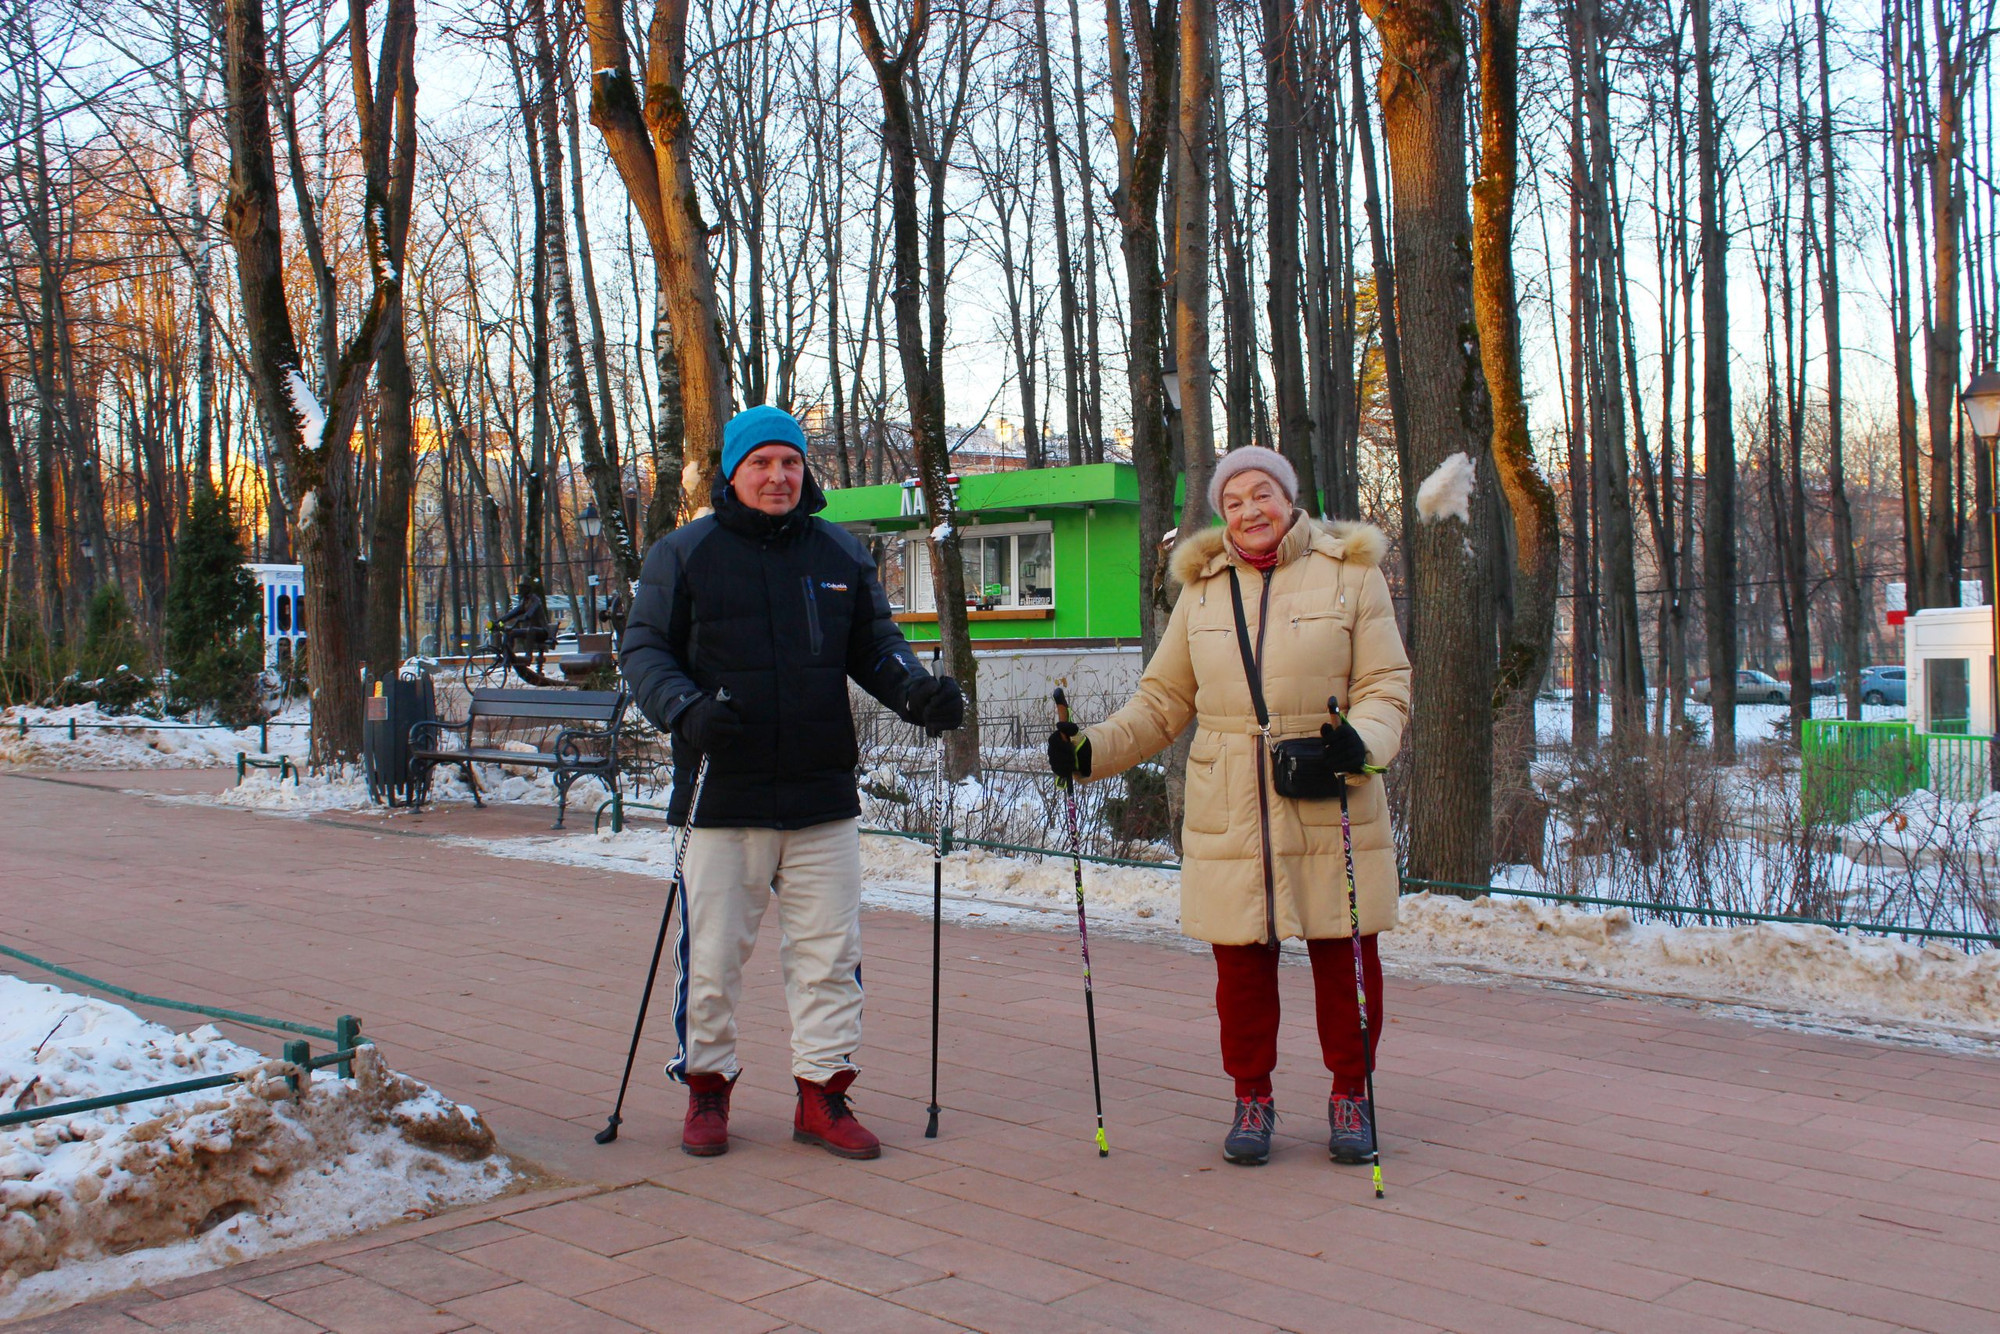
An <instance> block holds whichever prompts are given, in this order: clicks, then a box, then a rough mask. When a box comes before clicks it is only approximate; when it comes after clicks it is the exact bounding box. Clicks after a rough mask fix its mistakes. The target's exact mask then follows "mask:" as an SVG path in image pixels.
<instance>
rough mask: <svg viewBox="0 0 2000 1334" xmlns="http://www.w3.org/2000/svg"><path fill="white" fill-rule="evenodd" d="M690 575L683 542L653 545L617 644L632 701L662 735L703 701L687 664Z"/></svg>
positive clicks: (663, 540)
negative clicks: (630, 690) (685, 560)
mask: <svg viewBox="0 0 2000 1334" xmlns="http://www.w3.org/2000/svg"><path fill="white" fill-rule="evenodd" d="M686 574H687V569H686V566H685V564H684V557H683V554H682V552H681V550H680V545H679V544H678V543H676V542H673V541H672V540H670V539H666V538H663V539H661V540H660V541H659V542H656V543H654V545H653V549H652V551H650V552H648V553H647V555H646V563H645V565H644V566H643V567H642V568H641V569H640V571H639V591H638V593H637V594H636V595H635V596H634V597H633V599H632V613H631V615H630V616H628V617H627V618H626V621H625V633H624V635H623V637H621V638H620V640H619V643H618V670H619V672H620V673H621V674H622V675H623V676H624V677H625V679H626V681H628V682H629V683H630V684H631V686H632V700H633V702H634V703H636V704H637V705H638V706H639V711H640V712H641V713H643V714H645V715H646V717H647V718H649V719H650V720H651V721H652V723H653V725H654V726H655V727H657V728H659V729H660V730H661V731H663V732H665V731H668V730H670V729H671V728H672V727H673V725H674V722H675V721H676V720H677V719H678V718H679V717H680V716H681V714H682V713H684V712H686V710H687V709H688V707H689V706H690V705H692V704H694V703H695V702H696V701H697V700H699V699H700V698H701V696H702V689H701V687H700V686H699V685H698V684H696V682H695V679H694V677H693V676H692V675H691V674H690V672H689V664H688V663H687V662H686V660H685V654H686V650H687V641H688V628H689V626H690V625H691V624H692V621H693V616H692V610H693V609H692V607H691V606H690V603H689V591H688V587H687V579H686Z"/></svg>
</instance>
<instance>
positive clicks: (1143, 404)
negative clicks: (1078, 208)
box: [1104, 0, 1179, 657]
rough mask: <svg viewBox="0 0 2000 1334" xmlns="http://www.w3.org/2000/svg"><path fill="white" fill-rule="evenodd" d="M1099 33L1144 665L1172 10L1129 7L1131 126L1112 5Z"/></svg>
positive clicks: (1161, 487)
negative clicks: (1105, 69) (1107, 90)
mask: <svg viewBox="0 0 2000 1334" xmlns="http://www.w3.org/2000/svg"><path fill="white" fill-rule="evenodd" d="M1104 13H1105V28H1106V35H1107V38H1108V42H1109V52H1110V64H1111V133H1112V137H1113V138H1114V139H1115V140H1116V141H1117V148H1118V188H1117V189H1116V190H1115V191H1114V192H1113V193H1112V205H1113V207H1114V208H1115V209H1116V211H1117V214H1118V223H1119V229H1120V232H1121V234H1122V236H1123V240H1124V251H1125V299H1126V301H1127V303H1128V304H1129V306H1130V318H1129V323H1128V325H1127V339H1128V350H1127V355H1126V368H1127V370H1126V374H1127V380H1128V383H1129V386H1130V389H1131V399H1132V464H1133V467H1134V469H1135V470H1136V472H1137V473H1138V483H1139V587H1140V589H1141V594H1140V612H1139V633H1140V643H1141V645H1142V646H1143V648H1144V649H1145V652H1146V655H1147V656H1148V657H1151V656H1152V652H1153V648H1154V646H1155V645H1157V644H1158V643H1159V641H1160V631H1161V630H1162V629H1163V628H1164V627H1165V625H1166V621H1167V616H1166V610H1167V609H1165V608H1162V606H1161V605H1160V604H1161V602H1162V601H1164V600H1165V598H1164V596H1163V595H1164V593H1165V591H1166V590H1165V586H1164V580H1163V577H1162V574H1161V566H1160V558H1161V552H1160V543H1161V541H1162V539H1163V538H1164V537H1165V536H1166V532H1167V529H1168V528H1169V527H1171V526H1172V524H1173V504H1174V459H1173V443H1172V440H1171V439H1170V437H1169V436H1168V433H1167V421H1166V401H1165V396H1164V395H1165V391H1164V389H1163V388H1162V385H1161V379H1160V376H1161V368H1162V357H1163V355H1164V343H1165V341H1166V340H1165V330H1164V328H1163V324H1164V320H1163V314H1164V312H1163V310H1162V308H1161V307H1162V303H1161V291H1162V282H1163V279H1162V276H1161V273H1160V232H1159V199H1160V184H1161V176H1162V175H1163V173H1164V170H1165V166H1166V156H1167V145H1168V133H1167V130H1168V126H1169V125H1170V124H1171V123H1173V119H1172V112H1171V108H1172V107H1173V106H1174V91H1175V89H1176V87H1177V86H1178V82H1179V81H1178V79H1177V78H1176V77H1175V76H1176V68H1175V67H1176V64H1177V61H1176V59H1175V56H1176V38H1177V35H1178V33H1177V29H1178V26H1179V17H1178V16H1179V6H1178V3H1177V0H1160V3H1159V4H1158V5H1157V6H1156V7H1155V8H1154V9H1153V10H1151V11H1150V12H1149V11H1148V10H1147V8H1146V5H1145V0H1136V3H1135V4H1134V5H1133V7H1132V45H1133V48H1134V49H1136V51H1137V52H1138V56H1139V77H1138V96H1139V116H1138V119H1137V121H1134V120H1133V116H1132V101H1131V98H1132V91H1133V87H1132V85H1133V80H1132V69H1131V60H1130V57H1129V56H1128V54H1127V51H1126V46H1125V19H1124V15H1123V13H1122V12H1121V7H1120V0H1105V5H1104Z"/></svg>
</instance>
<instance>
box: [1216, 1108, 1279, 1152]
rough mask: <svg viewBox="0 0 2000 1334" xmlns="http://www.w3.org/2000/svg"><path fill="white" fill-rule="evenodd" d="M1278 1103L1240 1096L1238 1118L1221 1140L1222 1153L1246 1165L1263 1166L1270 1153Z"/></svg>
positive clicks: (1276, 1121) (1276, 1120)
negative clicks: (1272, 1128)
mask: <svg viewBox="0 0 2000 1334" xmlns="http://www.w3.org/2000/svg"><path fill="white" fill-rule="evenodd" d="M1277 1123H1278V1105H1277V1104H1276V1103H1275V1102H1273V1101H1271V1099H1269V1098H1238V1099H1237V1100H1236V1119H1235V1120H1234V1121H1231V1122H1230V1123H1229V1134H1228V1135H1226V1136H1224V1137H1223V1140H1222V1156H1223V1157H1224V1158H1225V1159H1227V1160H1228V1161H1230V1162H1232V1163H1237V1164H1240V1165H1242V1166H1244V1167H1261V1166H1262V1165H1263V1164H1264V1163H1266V1162H1268V1161H1269V1160H1270V1157H1271V1127H1272V1126H1274V1125H1276V1124H1277Z"/></svg>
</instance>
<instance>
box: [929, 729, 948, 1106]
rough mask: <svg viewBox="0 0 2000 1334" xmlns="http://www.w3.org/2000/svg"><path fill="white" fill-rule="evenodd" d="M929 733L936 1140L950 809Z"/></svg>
mask: <svg viewBox="0 0 2000 1334" xmlns="http://www.w3.org/2000/svg"><path fill="white" fill-rule="evenodd" d="M931 736H932V737H933V738H934V739H935V741H936V742H937V755H936V763H937V768H936V771H935V774H934V780H935V782H936V783H937V789H936V797H935V803H934V806H933V810H932V814H933V815H934V816H936V820H935V822H934V826H933V830H932V833H931V1106H930V1114H931V1119H930V1124H929V1125H927V1126H925V1127H924V1138H925V1139H936V1138H937V1130H938V1099H937V1089H938V971H939V961H940V960H941V959H942V957H943V946H942V939H943V931H944V925H943V924H944V822H945V816H946V812H947V811H948V810H949V807H948V805H947V803H946V797H945V787H944V733H942V732H933V733H931Z"/></svg>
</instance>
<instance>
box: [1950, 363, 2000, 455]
mask: <svg viewBox="0 0 2000 1334" xmlns="http://www.w3.org/2000/svg"><path fill="white" fill-rule="evenodd" d="M1958 398H1959V402H1961V403H1963V404H1964V405H1965V415H1966V416H1967V417H1969V418H1971V419H1972V433H1973V434H1974V435H1976V436H1978V437H1979V438H1980V439H1982V440H1991V439H1993V438H1994V437H1995V436H2000V370H1984V371H1981V372H1979V374H1977V375H1975V376H1973V377H1972V381H1971V383H1969V384H1967V385H1966V386H1965V392H1963V393H1962V394H1960V395H1959V396H1958Z"/></svg>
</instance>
